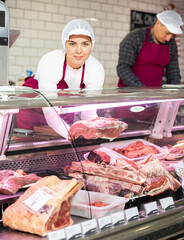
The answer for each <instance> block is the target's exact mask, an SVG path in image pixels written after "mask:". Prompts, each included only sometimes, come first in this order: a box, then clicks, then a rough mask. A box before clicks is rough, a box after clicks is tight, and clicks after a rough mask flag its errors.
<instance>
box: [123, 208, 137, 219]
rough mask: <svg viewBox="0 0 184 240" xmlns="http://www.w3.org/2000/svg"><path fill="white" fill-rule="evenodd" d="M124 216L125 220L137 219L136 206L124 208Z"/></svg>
mask: <svg viewBox="0 0 184 240" xmlns="http://www.w3.org/2000/svg"><path fill="white" fill-rule="evenodd" d="M125 216H126V220H127V222H131V221H134V220H138V219H139V212H138V209H137V207H133V208H129V209H126V210H125Z"/></svg>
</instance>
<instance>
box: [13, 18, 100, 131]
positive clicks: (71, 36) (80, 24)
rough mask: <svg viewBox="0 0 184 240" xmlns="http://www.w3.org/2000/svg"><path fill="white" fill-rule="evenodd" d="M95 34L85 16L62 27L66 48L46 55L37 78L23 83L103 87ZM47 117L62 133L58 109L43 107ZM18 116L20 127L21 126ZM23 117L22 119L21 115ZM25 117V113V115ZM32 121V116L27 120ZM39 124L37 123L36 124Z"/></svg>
mask: <svg viewBox="0 0 184 240" xmlns="http://www.w3.org/2000/svg"><path fill="white" fill-rule="evenodd" d="M94 42H95V37H94V32H93V29H92V27H91V25H90V24H89V23H88V22H87V21H85V20H82V19H74V20H72V21H70V22H69V23H68V24H67V25H66V26H65V27H64V29H63V32H62V44H63V50H61V49H57V50H54V51H52V52H49V53H47V54H46V55H44V56H43V57H42V58H41V60H40V62H39V64H38V68H37V73H36V75H35V78H34V77H32V78H30V79H28V80H27V81H26V82H25V83H24V84H23V86H28V87H32V88H35V89H37V88H39V90H46V91H53V90H56V89H83V88H85V89H98V90H99V89H102V87H103V83H104V68H103V66H102V64H101V63H100V62H99V61H98V60H97V59H96V58H94V57H93V56H92V55H91V50H92V48H93V47H94ZM43 112H44V116H45V118H46V121H47V123H48V125H49V126H50V127H52V128H53V129H54V130H55V131H56V132H58V133H59V134H60V135H63V134H62V130H63V129H62V127H61V126H60V127H61V129H59V128H60V127H58V124H57V126H56V123H55V121H57V120H56V119H58V118H57V117H56V114H55V112H54V111H53V114H51V111H50V109H49V108H44V109H43ZM94 117H96V112H95V114H94V112H92V114H90V113H89V112H88V113H87V112H86V114H83V115H82V118H83V119H91V118H94ZM19 119H20V118H18V119H17V123H18V127H20V124H19ZM21 119H23V118H21ZM24 119H25V115H24ZM27 120H29V119H27ZM34 124H36V123H34Z"/></svg>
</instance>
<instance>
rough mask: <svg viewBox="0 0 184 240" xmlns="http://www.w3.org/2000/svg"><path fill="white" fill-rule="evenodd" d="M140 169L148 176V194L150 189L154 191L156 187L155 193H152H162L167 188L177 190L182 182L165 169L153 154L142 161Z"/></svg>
mask: <svg viewBox="0 0 184 240" xmlns="http://www.w3.org/2000/svg"><path fill="white" fill-rule="evenodd" d="M140 171H141V172H142V173H143V174H144V175H145V176H147V182H148V185H147V187H146V189H145V191H147V192H146V194H147V195H149V193H148V190H149V189H152V192H153V189H154V187H155V194H154V193H152V195H156V194H158V193H162V192H164V191H165V189H166V188H170V189H171V190H172V191H177V190H178V188H179V187H180V186H181V184H180V182H179V181H178V180H177V179H175V178H174V177H173V176H172V175H171V174H170V173H169V172H168V171H167V170H166V169H164V168H163V166H162V164H161V163H160V161H159V159H158V158H155V157H154V156H153V155H152V154H150V156H149V157H147V158H146V159H145V160H144V161H141V164H140ZM163 177H164V178H163ZM158 188H159V191H158Z"/></svg>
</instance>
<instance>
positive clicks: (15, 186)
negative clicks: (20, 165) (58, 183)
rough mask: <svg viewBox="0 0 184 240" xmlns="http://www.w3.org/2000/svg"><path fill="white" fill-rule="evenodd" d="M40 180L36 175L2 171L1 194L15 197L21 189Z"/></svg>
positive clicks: (0, 174)
mask: <svg viewBox="0 0 184 240" xmlns="http://www.w3.org/2000/svg"><path fill="white" fill-rule="evenodd" d="M39 179H40V177H39V176H37V175H36V174H34V173H31V174H26V173H25V172H24V171H23V170H21V169H18V170H17V171H13V170H1V171H0V193H3V194H7V195H13V194H15V193H16V192H17V191H18V190H19V189H20V188H22V187H24V186H26V185H28V184H31V183H35V182H37V181H38V180H39Z"/></svg>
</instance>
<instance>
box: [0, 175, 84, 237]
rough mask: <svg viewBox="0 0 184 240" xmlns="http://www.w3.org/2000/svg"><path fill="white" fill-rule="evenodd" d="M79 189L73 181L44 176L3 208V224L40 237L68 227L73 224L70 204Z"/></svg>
mask: <svg viewBox="0 0 184 240" xmlns="http://www.w3.org/2000/svg"><path fill="white" fill-rule="evenodd" d="M82 186H83V183H82V182H79V181H77V180H76V179H74V178H73V179H71V180H60V179H59V178H58V177H57V176H54V175H53V176H47V177H44V178H42V179H40V180H39V181H38V182H36V183H35V184H34V185H32V186H31V187H30V188H28V189H27V190H26V191H25V193H24V194H23V195H22V196H21V197H19V199H18V200H17V201H16V202H15V203H13V204H12V205H10V206H9V207H8V208H6V209H5V211H4V213H3V216H2V220H3V225H4V226H8V227H10V228H12V229H15V230H20V231H24V232H30V233H34V234H38V235H40V236H45V235H47V234H48V232H50V231H54V230H58V229H60V228H63V227H66V226H69V225H71V224H72V223H73V221H72V219H71V217H70V207H71V201H72V200H73V197H74V195H75V194H76V193H77V192H78V190H80V188H81V187H82Z"/></svg>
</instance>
